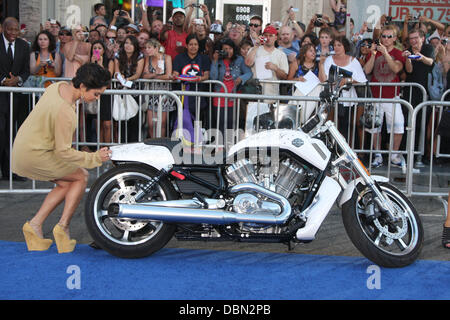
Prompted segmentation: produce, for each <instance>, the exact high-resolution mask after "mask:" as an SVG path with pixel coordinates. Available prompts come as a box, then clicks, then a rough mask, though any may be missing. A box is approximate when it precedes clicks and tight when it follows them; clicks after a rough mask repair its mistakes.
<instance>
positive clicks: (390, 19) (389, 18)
mask: <svg viewBox="0 0 450 320" xmlns="http://www.w3.org/2000/svg"><path fill="white" fill-rule="evenodd" d="M391 23H392V16H387V17H386V21H385V22H384V25H386V26H387V25H388V24H391Z"/></svg>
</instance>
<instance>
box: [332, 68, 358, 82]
mask: <svg viewBox="0 0 450 320" xmlns="http://www.w3.org/2000/svg"><path fill="white" fill-rule="evenodd" d="M328 75H329V76H328V78H329V81H331V82H334V83H336V82H337V81H338V78H339V76H342V77H343V78H351V77H352V75H353V72H351V71H349V70H346V69H344V68H341V67H338V66H336V65H332V66H331V67H330V71H329V73H328Z"/></svg>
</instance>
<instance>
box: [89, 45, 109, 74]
mask: <svg viewBox="0 0 450 320" xmlns="http://www.w3.org/2000/svg"><path fill="white" fill-rule="evenodd" d="M97 43H99V44H101V46H102V47H103V55H102V58H103V68H105V69H108V64H109V59H108V55H107V54H106V47H105V44H104V43H103V41H102V40H96V41H94V42H93V43H92V45H91V53H90V55H89V58H92V54H93V53H94V45H95V44H97ZM89 61H91V59H89Z"/></svg>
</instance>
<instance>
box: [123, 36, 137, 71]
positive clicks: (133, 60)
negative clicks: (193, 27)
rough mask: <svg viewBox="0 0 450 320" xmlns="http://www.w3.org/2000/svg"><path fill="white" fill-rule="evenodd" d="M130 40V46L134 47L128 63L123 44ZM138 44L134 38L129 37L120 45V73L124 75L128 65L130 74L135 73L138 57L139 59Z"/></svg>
mask: <svg viewBox="0 0 450 320" xmlns="http://www.w3.org/2000/svg"><path fill="white" fill-rule="evenodd" d="M127 39H130V41H131V44H132V45H133V47H134V51H133V54H132V55H131V58H130V61H128V57H127V53H126V52H125V42H126V41H127ZM139 54H140V52H139V42H138V40H137V39H136V37H135V36H132V35H129V36H127V37H126V38H125V41H124V42H123V43H122V44H121V45H120V50H119V70H120V73H122V74H125V73H126V72H127V71H128V68H127V67H128V65H130V69H129V70H130V72H131V74H134V73H135V72H136V68H137V64H138V57H139Z"/></svg>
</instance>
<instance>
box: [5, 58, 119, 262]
mask: <svg viewBox="0 0 450 320" xmlns="http://www.w3.org/2000/svg"><path fill="white" fill-rule="evenodd" d="M110 79H111V75H110V73H109V71H108V70H106V69H104V68H102V67H100V66H99V65H96V64H93V63H89V64H85V65H83V66H82V67H80V68H79V69H78V70H77V73H76V76H75V78H73V79H72V81H71V82H57V83H54V84H52V85H51V86H49V87H48V88H47V89H46V91H45V93H44V95H43V96H42V97H41V99H40V100H39V102H38V104H37V105H36V106H35V108H34V109H33V111H32V112H31V113H30V114H29V116H28V117H27V119H26V120H25V121H24V123H23V124H22V126H21V127H20V129H19V131H18V133H17V136H16V139H15V141H14V145H13V150H12V171H13V172H15V173H17V174H19V175H21V176H24V177H28V178H30V179H33V180H42V181H52V182H54V183H55V184H56V186H55V188H54V189H53V190H52V191H50V193H49V194H48V195H47V197H46V198H45V200H44V202H43V204H42V206H41V208H40V209H39V211H38V212H37V213H36V215H35V216H34V217H33V218H32V219H31V220H30V221H28V222H26V223H25V225H24V226H23V233H24V236H25V241H26V243H27V247H28V250H30V251H42V250H47V249H48V248H49V247H50V245H51V244H52V240H50V239H44V238H43V233H42V224H43V223H44V221H45V219H46V218H47V217H48V216H49V215H50V213H51V212H52V211H53V210H54V209H55V208H56V207H57V206H58V205H59V204H60V203H62V201H65V205H64V209H63V213H62V216H61V219H60V220H59V222H58V224H57V225H56V226H55V228H54V229H53V235H54V237H55V242H56V245H57V249H58V252H59V253H62V252H71V251H73V249H74V248H75V243H76V241H75V240H73V239H70V237H69V223H70V221H71V219H72V216H73V214H74V212H75V209H76V208H77V206H78V204H79V203H80V200H81V198H82V196H83V194H84V192H85V189H86V185H87V179H88V172H87V171H86V169H84V168H95V167H98V166H101V165H102V162H104V161H108V160H109V157H110V150H109V149H108V148H107V147H105V148H102V149H100V150H98V151H97V152H95V153H87V152H81V151H77V150H75V149H73V148H72V137H73V134H74V132H75V130H76V127H77V116H76V107H75V102H76V101H77V100H79V99H82V100H84V101H85V102H93V101H95V100H97V99H99V98H100V95H101V94H102V93H103V91H105V89H106V87H107V86H108V85H109V83H110Z"/></svg>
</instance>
